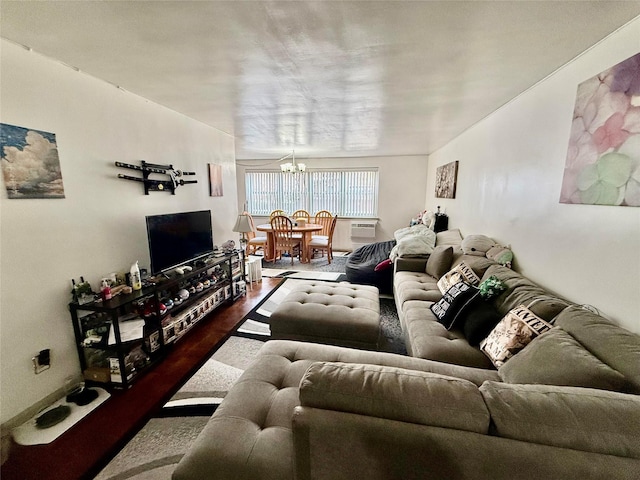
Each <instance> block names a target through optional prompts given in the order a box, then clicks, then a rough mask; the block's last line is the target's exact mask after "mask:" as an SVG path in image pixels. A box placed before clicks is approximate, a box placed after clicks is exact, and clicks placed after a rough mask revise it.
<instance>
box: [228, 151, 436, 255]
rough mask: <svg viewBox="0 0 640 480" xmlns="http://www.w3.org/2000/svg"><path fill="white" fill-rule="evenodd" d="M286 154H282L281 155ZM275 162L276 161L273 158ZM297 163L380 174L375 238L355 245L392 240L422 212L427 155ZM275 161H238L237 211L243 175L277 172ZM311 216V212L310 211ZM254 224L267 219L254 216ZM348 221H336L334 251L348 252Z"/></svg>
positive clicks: (307, 160) (241, 201)
mask: <svg viewBox="0 0 640 480" xmlns="http://www.w3.org/2000/svg"><path fill="white" fill-rule="evenodd" d="M285 153H286V152H283V155H284V154H285ZM274 160H275V159H274ZM296 161H299V162H302V163H304V164H306V165H307V168H308V169H310V170H312V169H314V168H318V169H331V168H372V167H377V168H378V172H379V181H380V184H379V198H378V219H379V220H378V225H377V228H376V238H375V239H371V240H368V239H357V242H358V243H372V242H382V241H385V240H391V239H393V232H395V231H396V230H398V229H399V228H402V227H406V226H408V225H409V221H410V220H411V218H413V217H414V216H416V214H417V213H418V212H420V211H421V210H422V205H423V203H424V192H425V188H426V185H427V157H426V156H398V157H356V158H309V159H307V158H298V157H296ZM278 165H279V164H278V163H277V162H270V161H268V160H238V161H237V164H236V167H237V172H238V176H237V180H238V206H239V207H238V208H239V209H242V205H243V204H244V201H245V198H246V195H245V185H244V174H245V171H247V170H252V169H253V170H256V169H259V170H266V169H273V170H279V168H280V167H279V166H278ZM310 213H311V214H312V215H313V213H314V212H310ZM255 220H256V222H263V221H264V220H266V218H260V217H256V219H255ZM350 227H351V220H350V219H343V220H340V218H338V223H337V224H336V231H335V233H334V240H333V248H334V250H351V249H352V248H353V246H354V243H353V242H352V240H351V236H350Z"/></svg>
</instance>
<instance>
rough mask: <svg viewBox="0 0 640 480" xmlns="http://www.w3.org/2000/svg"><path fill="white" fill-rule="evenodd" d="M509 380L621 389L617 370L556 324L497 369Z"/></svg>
mask: <svg viewBox="0 0 640 480" xmlns="http://www.w3.org/2000/svg"><path fill="white" fill-rule="evenodd" d="M498 373H499V374H500V378H502V380H503V381H505V382H508V383H542V384H545V385H563V386H568V387H584V388H597V389H600V390H613V391H616V392H621V391H624V390H625V388H626V387H627V382H626V379H625V377H624V375H622V374H621V373H620V372H618V371H617V370H614V369H613V368H611V367H610V366H609V365H607V364H606V363H603V362H601V361H600V360H598V358H597V357H595V356H594V355H592V354H591V353H590V352H589V351H588V350H587V349H585V348H584V347H583V346H582V345H581V344H580V343H579V342H578V341H577V340H576V339H575V338H573V337H572V336H571V335H570V334H568V333H567V332H565V331H564V330H562V329H560V328H558V327H555V328H552V329H551V330H549V331H548V332H546V333H543V334H542V335H540V336H539V337H537V338H536V339H534V340H533V341H532V342H531V344H530V345H529V346H528V347H527V348H525V349H524V350H523V351H522V352H520V353H519V354H518V355H516V356H515V357H513V358H512V359H511V360H510V361H508V362H507V363H505V364H504V365H503V366H502V367H500V369H499V370H498Z"/></svg>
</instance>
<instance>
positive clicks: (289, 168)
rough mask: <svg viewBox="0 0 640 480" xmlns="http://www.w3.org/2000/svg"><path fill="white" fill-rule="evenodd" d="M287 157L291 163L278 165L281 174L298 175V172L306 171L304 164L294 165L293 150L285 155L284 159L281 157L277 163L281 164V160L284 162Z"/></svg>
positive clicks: (294, 156) (294, 154) (294, 153)
mask: <svg viewBox="0 0 640 480" xmlns="http://www.w3.org/2000/svg"><path fill="white" fill-rule="evenodd" d="M289 157H291V159H292V160H293V162H287V163H282V164H280V170H282V173H298V172H304V171H305V170H306V169H307V166H306V165H305V164H304V163H296V152H295V150H294V151H292V152H291V153H289V154H287V155H285V156H284V157H282V158H281V159H280V160H278V161H279V162H281V161H282V160H285V159H287V158H289Z"/></svg>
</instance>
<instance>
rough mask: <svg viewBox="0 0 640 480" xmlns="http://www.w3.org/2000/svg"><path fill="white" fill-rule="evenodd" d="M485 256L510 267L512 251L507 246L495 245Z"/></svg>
mask: <svg viewBox="0 0 640 480" xmlns="http://www.w3.org/2000/svg"><path fill="white" fill-rule="evenodd" d="M487 258H488V259H489V260H493V261H494V262H497V263H499V264H500V265H504V266H505V267H508V268H511V262H513V252H512V251H511V249H510V248H508V247H503V246H502V245H495V246H494V247H492V248H490V249H489V251H488V252H487Z"/></svg>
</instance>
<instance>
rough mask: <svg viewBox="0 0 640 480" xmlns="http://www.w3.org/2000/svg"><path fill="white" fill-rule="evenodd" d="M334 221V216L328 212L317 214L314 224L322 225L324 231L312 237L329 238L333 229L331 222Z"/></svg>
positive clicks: (323, 211)
mask: <svg viewBox="0 0 640 480" xmlns="http://www.w3.org/2000/svg"><path fill="white" fill-rule="evenodd" d="M332 220H333V215H332V214H331V212H330V211H328V210H320V211H319V212H318V213H316V216H315V218H314V221H313V223H315V224H318V225H322V230H320V231H319V232H318V233H317V234H314V235H312V238H313V237H329V230H330V229H331V221H332Z"/></svg>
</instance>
